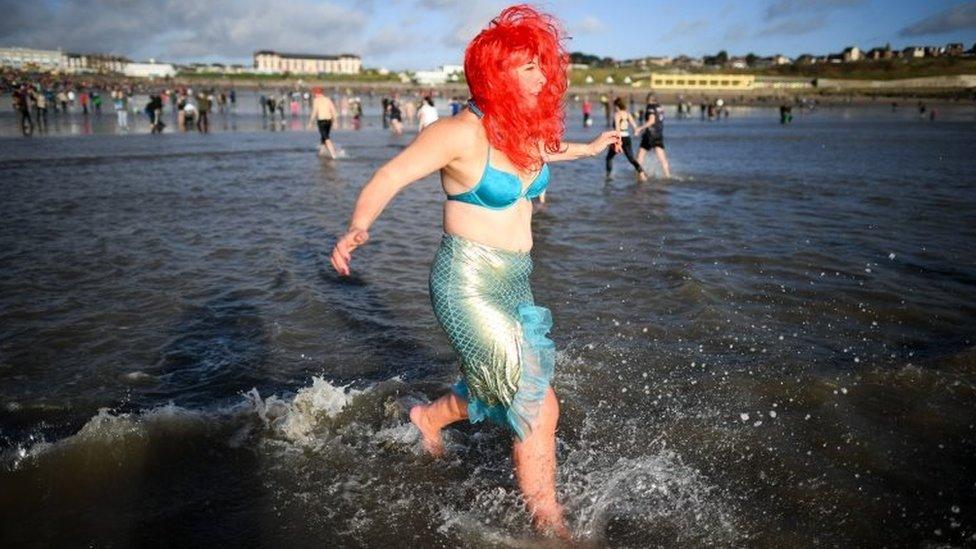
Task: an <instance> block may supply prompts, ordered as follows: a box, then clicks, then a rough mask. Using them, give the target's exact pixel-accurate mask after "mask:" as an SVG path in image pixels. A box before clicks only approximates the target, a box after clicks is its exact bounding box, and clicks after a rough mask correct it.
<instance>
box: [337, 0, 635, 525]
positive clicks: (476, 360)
mask: <svg viewBox="0 0 976 549" xmlns="http://www.w3.org/2000/svg"><path fill="white" fill-rule="evenodd" d="M565 37H566V35H565V33H564V31H563V30H562V29H561V27H560V25H559V23H558V22H557V21H556V20H555V19H554V18H552V17H551V16H549V15H546V14H542V13H539V12H538V11H536V10H535V9H533V8H531V7H529V6H526V5H518V6H512V7H509V8H507V9H505V10H504V11H502V13H501V14H500V15H499V16H498V17H496V18H495V19H493V20H492V21H491V23H490V24H489V26H488V27H487V28H486V29H484V30H482V31H481V32H480V33H479V34H478V35H477V36H476V37H475V38H474V39H473V40H472V42H471V43H470V44H469V45H468V47H467V50H466V52H465V57H464V68H465V71H464V73H465V75H466V76H467V82H468V87H469V89H470V92H471V97H472V100H471V101H469V102H468V104H467V108H466V109H465V110H463V111H461V112H460V113H459V114H458V115H457V116H454V117H451V118H442V119H440V120H438V121H437V122H434V123H433V124H431V125H430V126H429V127H427V128H426V129H425V130H424V131H422V132H420V134H419V135H418V136H417V138H416V140H414V141H413V143H411V144H410V145H409V146H408V147H407V148H406V149H404V150H403V151H402V152H401V153H400V154H398V155H397V156H396V157H395V158H393V159H392V160H390V161H389V162H388V163H386V164H385V165H384V166H382V167H381V168H379V169H378V170H377V171H376V173H375V174H374V175H373V177H372V178H371V179H370V181H369V182H368V183H367V184H366V186H365V187H363V189H362V191H361V193H360V195H359V198H358V199H357V201H356V206H355V210H354V211H353V214H352V220H351V222H350V224H349V229H348V231H347V232H346V233H345V234H344V235H342V236H341V237H340V238H339V239H338V242H337V243H336V245H335V248H334V249H333V250H332V258H331V260H332V265H333V267H334V268H335V270H336V271H338V273H339V274H340V275H344V276H345V275H348V274H349V262H350V260H351V254H352V252H353V251H354V250H356V249H357V248H358V247H360V246H362V245H363V244H365V243H366V242H367V240H368V239H369V233H368V232H367V231H368V230H369V228H370V226H371V225H372V224H373V222H374V221H376V218H377V217H378V216H379V215H380V213H381V212H382V211H383V209H384V208H385V207H386V205H387V204H389V202H390V201H391V200H392V199H393V197H394V196H395V195H396V194H397V193H398V192H399V191H401V190H402V189H403V188H404V187H406V186H407V185H409V184H411V183H413V182H414V181H417V180H419V179H422V178H424V177H426V176H427V175H428V174H431V173H433V172H435V171H437V172H439V173H440V179H441V185H442V187H443V189H444V192H445V193H446V195H447V200H446V202H445V204H444V208H443V211H444V236H443V238H442V240H441V244H440V248H439V249H438V251H437V254H436V256H435V257H434V263H433V265H432V267H431V273H430V297H431V302H432V304H433V307H434V315H435V316H436V317H437V320H438V322H439V323H440V325H441V327H442V328H443V329H444V331H445V332H446V333H447V336H448V338H449V339H450V341H451V343H452V345H453V347H454V349H455V350H456V351H457V353H458V355H459V358H460V361H459V362H460V367H461V374H462V377H461V379H460V380H459V381H458V382H457V384H456V385H454V387H453V390H451V391H450V392H448V393H447V394H445V395H444V396H442V397H440V398H439V399H437V400H436V401H434V402H432V403H430V404H426V405H418V406H415V407H413V408H412V409H411V410H410V420H411V422H413V424H414V425H415V426H416V427H417V429H419V431H420V433H421V435H422V439H423V443H424V446H425V448H426V449H427V450H428V451H429V452H430V453H431V454H433V455H435V456H439V455H441V454H443V452H444V446H443V442H442V440H441V430H442V429H443V428H444V427H446V426H448V425H450V424H452V423H454V422H456V421H461V420H464V419H468V420H469V421H471V422H480V421H482V420H485V419H489V420H492V421H494V422H497V423H499V424H501V425H503V426H505V427H506V428H507V429H509V430H510V431H511V432H512V434H513V435H514V446H513V457H514V459H513V463H514V466H515V479H516V481H517V483H518V486H519V488H520V489H521V492H522V496H523V497H524V499H525V502H526V504H527V508H528V510H529V512H530V513H531V516H532V519H533V523H534V524H535V526H536V527H537V528H538V529H539V530H541V531H546V532H551V533H554V534H556V535H558V536H560V537H563V538H568V537H569V535H570V534H569V530H568V528H567V527H566V524H565V520H564V518H563V510H562V507H561V506H560V505H559V503H558V502H557V500H556V438H555V433H556V422H557V420H558V418H559V404H558V400H557V399H556V393H555V392H554V391H553V389H552V387H551V386H550V381H551V379H552V377H553V373H554V368H555V345H554V344H553V342H552V341H551V340H550V339H549V338H548V337H546V334H547V333H548V331H549V329H550V327H551V325H552V317H551V315H550V312H549V310H548V309H546V308H544V307H541V306H539V305H536V304H535V302H534V300H533V296H532V288H531V286H530V284H529V276H530V274H531V272H532V264H533V263H532V258H531V256H530V250H531V249H532V202H531V199H532V198H534V197H536V196H538V195H540V194H541V193H542V192H543V191H545V189H546V187H547V186H548V185H549V178H550V172H549V164H550V163H552V162H559V161H564V160H575V159H578V158H586V157H592V156H595V155H597V154H599V153H600V152H601V151H603V150H604V149H605V148H607V147H608V146H611V145H617V144H619V141H620V138H619V134H618V132H616V131H607V132H604V133H603V134H601V135H599V136H598V137H597V138H596V139H594V140H593V141H592V142H590V143H585V144H584V143H566V142H564V141H563V133H564V123H563V121H564V118H565V117H564V112H563V97H564V95H565V92H566V86H567V82H566V68H567V63H568V55H567V54H566V51H565V49H564V48H563V45H562V41H563V40H564V39H565ZM513 96H514V97H515V99H514V100H513V99H512V98H513Z"/></svg>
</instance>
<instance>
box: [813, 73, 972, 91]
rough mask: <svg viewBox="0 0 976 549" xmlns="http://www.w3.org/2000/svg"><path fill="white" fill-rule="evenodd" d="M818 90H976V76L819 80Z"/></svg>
mask: <svg viewBox="0 0 976 549" xmlns="http://www.w3.org/2000/svg"><path fill="white" fill-rule="evenodd" d="M816 82H817V88H818V89H827V90H829V89H834V90H902V89H976V75H974V74H959V75H955V76H927V77H923V78H898V79H895V80H854V79H844V80H842V79H839V78H818V79H817V80H816Z"/></svg>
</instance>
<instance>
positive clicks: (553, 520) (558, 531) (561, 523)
mask: <svg viewBox="0 0 976 549" xmlns="http://www.w3.org/2000/svg"><path fill="white" fill-rule="evenodd" d="M532 524H533V525H534V526H535V529H536V530H538V531H539V532H541V533H543V534H547V535H551V536H555V537H557V538H559V539H562V540H565V541H569V540H571V539H573V534H572V533H571V532H570V531H569V528H567V527H566V521H565V520H564V519H563V510H562V507H559V506H556V508H554V509H551V510H548V511H538V512H536V513H533V515H532Z"/></svg>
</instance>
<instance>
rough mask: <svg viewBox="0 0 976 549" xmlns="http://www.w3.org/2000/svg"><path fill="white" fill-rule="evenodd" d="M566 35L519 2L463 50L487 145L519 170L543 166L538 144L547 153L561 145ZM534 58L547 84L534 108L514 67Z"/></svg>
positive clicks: (555, 23)
mask: <svg viewBox="0 0 976 549" xmlns="http://www.w3.org/2000/svg"><path fill="white" fill-rule="evenodd" d="M565 37H566V33H565V32H564V31H563V29H562V27H560V25H559V22H558V21H556V19H555V18H553V17H552V16H550V15H547V14H544V13H541V12H539V11H537V10H536V9H535V8H533V7H531V6H529V5H526V4H519V5H515V6H511V7H508V8H505V9H504V10H503V11H502V13H501V14H500V15H499V16H498V17H496V18H495V19H493V20H492V21H491V23H490V24H489V25H488V28H486V29H484V30H482V31H481V32H480V33H478V36H475V37H474V40H472V41H471V43H470V44H468V48H467V50H466V51H465V52H464V76H465V78H466V79H467V81H468V89H470V90H471V97H472V98H473V99H474V102H475V104H477V105H478V108H479V109H481V111H482V112H483V113H484V118H483V119H482V124H484V127H485V131H487V133H488V142H489V143H491V145H492V146H493V147H495V148H496V149H498V150H500V151H502V152H503V153H505V156H507V157H508V159H509V160H511V161H512V164H515V166H517V167H518V168H519V169H521V170H531V169H537V168H538V167H539V166H540V165H541V163H542V159H541V158H540V153H539V143H540V142H541V143H543V145H544V147H545V150H546V151H547V152H556V151H557V150H559V147H560V145H561V143H562V138H563V132H564V130H565V125H564V119H565V113H564V110H563V97H564V95H565V94H566V86H567V76H566V69H567V66H568V63H569V55H567V53H566V50H565V49H563V45H562V41H563V40H564V39H565ZM534 57H538V58H539V68H540V69H541V70H542V73H543V74H544V75H545V77H546V84H545V86H543V88H542V91H541V92H539V95H538V96H537V97H536V103H535V105H531V103H530V102H526V101H524V100H523V99H522V97H521V95H520V93H519V89H520V88H519V83H518V78H517V76H516V75H515V72H514V70H513V69H514V68H515V67H517V66H519V65H522V64H524V63H527V62H529V61H530V60H532V58H534Z"/></svg>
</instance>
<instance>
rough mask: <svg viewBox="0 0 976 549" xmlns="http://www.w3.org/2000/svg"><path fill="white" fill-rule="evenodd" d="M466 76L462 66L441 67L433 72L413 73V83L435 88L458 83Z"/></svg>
mask: <svg viewBox="0 0 976 549" xmlns="http://www.w3.org/2000/svg"><path fill="white" fill-rule="evenodd" d="M463 74H464V67H462V66H461V65H441V66H440V67H438V68H437V69H435V70H432V71H417V72H415V73H413V82H414V83H415V84H420V85H423V86H435V85H438V84H445V83H447V82H449V81H450V82H457V81H458V80H460V77H461V75H463Z"/></svg>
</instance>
